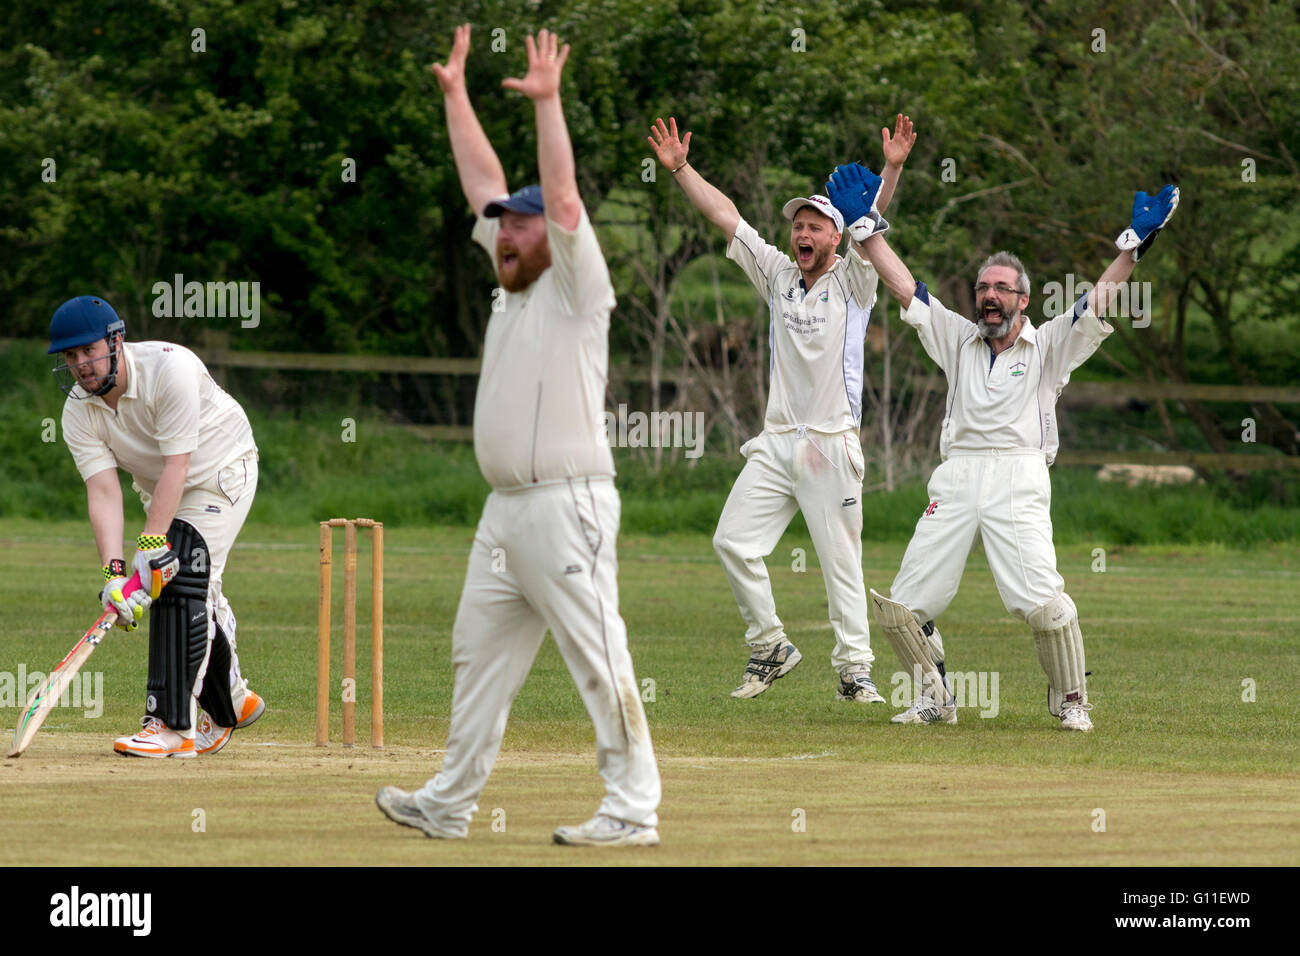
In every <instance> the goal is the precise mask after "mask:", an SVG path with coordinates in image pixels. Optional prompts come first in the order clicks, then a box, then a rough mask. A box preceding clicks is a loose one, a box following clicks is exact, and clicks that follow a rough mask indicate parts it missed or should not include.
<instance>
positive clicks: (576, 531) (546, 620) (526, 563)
mask: <svg viewBox="0 0 1300 956" xmlns="http://www.w3.org/2000/svg"><path fill="white" fill-rule="evenodd" d="M619 520H620V503H619V497H618V492H617V490H615V488H614V482H613V480H612V479H610V478H605V477H601V478H575V479H570V480H567V481H562V482H556V483H551V484H545V485H537V486H535V487H532V488H525V489H521V490H517V491H514V490H512V491H494V492H492V494H490V495H489V496H488V499H487V503H486V504H485V505H484V508H483V515H482V517H481V518H480V519H479V524H478V530H477V531H476V532H475V535H474V544H473V548H472V550H471V551H470V558H469V569H468V571H467V572H466V575H465V588H464V590H463V591H462V592H461V597H460V607H459V609H458V610H457V612H456V623H455V626H454V628H453V631H452V651H451V657H452V665H453V670H454V674H455V687H454V689H453V691H452V704H451V726H450V729H449V732H448V737H447V753H446V757H445V758H444V759H443V763H442V769H441V771H440V772H439V773H438V774H437V775H436V776H435V777H433V778H432V779H431V780H429V781H428V783H426V784H425V785H424V787H423V788H421V789H420V790H418V791H416V793H415V801H416V804H417V805H418V806H419V807H420V809H421V810H422V811H423V812H424V814H425V816H427V817H428V818H429V819H430V820H432V821H433V822H434V823H435V824H436V825H437V826H439V827H441V828H442V829H444V830H447V831H449V832H451V833H455V834H459V835H463V834H465V833H466V832H467V831H468V828H469V822H470V818H471V817H472V815H473V814H474V812H475V811H476V810H477V809H478V804H477V801H478V796H479V794H480V793H481V792H482V790H483V786H484V784H486V783H487V779H488V774H489V773H491V771H492V765H493V763H494V762H495V761H496V757H497V752H498V750H499V749H500V746H501V737H502V735H503V734H504V733H505V729H506V719H507V717H508V716H509V714H510V707H511V705H512V704H513V703H514V699H515V696H516V695H517V694H518V693H519V689H520V687H522V686H523V683H524V679H525V678H526V677H527V676H528V672H529V671H530V670H531V669H532V665H533V660H534V658H535V657H536V656H537V651H538V649H539V648H540V647H541V644H542V639H543V638H544V637H545V635H546V631H547V629H549V630H550V632H551V634H552V636H553V637H554V638H555V644H556V646H557V647H558V648H559V650H560V654H561V656H562V657H563V658H564V663H565V664H566V665H567V667H568V668H569V673H570V674H571V675H572V676H573V680H574V683H576V684H577V686H578V692H579V693H580V694H581V695H582V701H583V704H585V705H586V708H587V713H588V714H589V715H590V716H591V720H592V723H593V724H594V725H595V728H596V766H597V769H598V770H599V771H600V775H601V777H602V778H603V780H604V782H605V798H604V800H603V801H602V802H601V804H600V809H599V811H598V812H599V813H604V814H608V815H609V816H611V817H615V818H617V819H619V820H626V821H628V822H630V823H639V824H645V825H646V826H654V825H656V824H657V823H658V815H657V813H656V810H657V808H658V806H659V797H660V784H659V770H658V767H657V765H656V763H655V755H654V748H653V746H652V745H651V742H650V729H649V727H648V725H647V724H646V718H645V710H644V708H643V707H642V706H641V696H640V693H639V692H638V688H637V682H636V675H635V673H634V672H633V669H632V657H631V655H630V654H629V653H628V649H627V628H626V627H625V625H624V623H623V618H622V617H621V616H620V615H619V610H618V558H617V556H616V553H615V542H616V539H617V538H618V526H619Z"/></svg>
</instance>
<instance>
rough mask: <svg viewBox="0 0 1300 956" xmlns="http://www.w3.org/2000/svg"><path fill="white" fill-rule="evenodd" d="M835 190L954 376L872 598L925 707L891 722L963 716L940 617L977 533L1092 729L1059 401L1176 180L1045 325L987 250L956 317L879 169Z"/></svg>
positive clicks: (1067, 721) (1001, 259)
mask: <svg viewBox="0 0 1300 956" xmlns="http://www.w3.org/2000/svg"><path fill="white" fill-rule="evenodd" d="M826 190H827V194H828V195H829V196H830V198H831V201H832V202H833V203H834V204H835V207H836V208H837V209H838V210H839V211H840V213H841V214H843V216H844V219H845V221H846V222H848V223H849V227H848V228H849V234H850V236H851V237H852V241H853V244H854V246H855V248H857V249H858V250H859V251H860V252H861V253H862V254H863V255H864V256H865V257H866V258H867V259H869V260H870V261H871V262H872V264H873V265H874V266H875V267H876V270H877V272H878V273H879V275H880V278H881V280H882V281H883V282H884V283H885V286H886V288H888V289H889V291H890V293H892V294H893V296H894V298H895V299H896V300H898V302H899V304H900V305H901V306H902V310H903V321H905V322H907V324H909V325H911V326H912V327H913V328H915V329H916V331H917V333H918V334H919V335H920V337H921V345H922V346H923V347H924V348H925V351H926V353H927V354H928V355H929V356H930V357H931V358H932V359H934V361H935V362H936V363H937V364H938V365H939V367H940V368H942V369H943V371H944V374H945V375H946V376H947V378H948V397H947V406H946V414H945V415H944V421H943V431H942V434H941V436H940V441H939V453H940V456H941V457H942V459H943V461H942V463H941V464H940V465H939V467H938V468H936V469H935V471H934V474H933V475H931V477H930V484H929V499H930V500H929V504H928V506H927V507H926V509H925V512H924V514H922V516H921V518H920V520H919V521H918V522H917V524H916V531H915V533H914V534H913V535H912V541H911V543H910V544H909V545H908V546H907V552H906V553H905V554H904V556H903V565H902V567H901V568H900V569H899V571H898V576H897V577H895V578H894V583H893V587H892V588H891V589H890V597H888V598H886V597H883V596H881V595H880V594H877V593H876V592H875V591H874V590H873V591H872V592H871V597H872V604H873V605H874V607H875V611H876V619H877V621H878V622H879V624H880V626H881V629H882V630H884V632H885V634H886V636H887V637H888V638H889V641H890V643H891V644H893V646H894V650H895V651H897V653H898V656H899V657H900V658H901V659H902V661H903V663H904V665H905V666H906V667H907V668H908V670H909V671H910V672H911V673H912V674H913V675H914V677H915V679H916V684H915V686H916V698H915V702H914V703H913V704H912V706H911V707H909V708H908V709H907V710H906V711H904V712H902V713H900V714H897V715H895V717H894V718H893V720H894V722H895V723H900V724H927V723H940V722H942V723H949V724H955V723H956V722H957V709H956V705H957V701H956V699H955V697H954V695H953V693H952V689H951V687H950V685H949V683H948V681H947V679H946V677H945V673H944V650H943V640H942V639H941V638H940V636H939V631H938V630H937V629H936V628H935V626H934V622H935V620H936V619H937V618H938V617H939V616H940V615H942V614H943V612H944V611H945V610H946V609H947V607H948V605H949V603H951V601H952V599H953V597H954V596H955V595H956V593H957V585H958V584H959V582H960V581H961V575H962V570H963V569H964V567H965V565H966V556H967V555H968V554H969V553H970V549H971V547H972V545H973V544H974V542H975V536H976V535H977V534H978V535H979V536H980V537H981V538H982V539H983V541H984V551H985V553H986V554H987V556H988V561H989V568H990V570H991V571H992V572H993V580H994V581H995V583H996V584H997V587H998V593H999V594H1000V595H1001V597H1002V602H1003V604H1004V605H1005V606H1006V609H1007V610H1008V611H1010V612H1011V613H1012V614H1015V615H1016V616H1017V617H1019V618H1020V619H1021V620H1023V621H1025V622H1026V623H1028V624H1029V627H1030V628H1031V630H1032V631H1033V634H1034V647H1035V649H1036V650H1037V652H1038V661H1039V663H1040V664H1041V665H1042V668H1043V671H1044V672H1045V673H1046V674H1047V683H1048V688H1047V707H1048V710H1049V711H1050V712H1051V714H1052V716H1053V717H1056V718H1058V719H1059V720H1060V726H1061V728H1062V729H1064V730H1079V731H1087V730H1091V729H1092V719H1091V717H1090V716H1089V711H1090V710H1091V709H1092V708H1091V705H1090V704H1089V703H1088V691H1087V681H1086V677H1087V671H1086V670H1085V665H1084V655H1083V634H1082V633H1081V631H1080V630H1079V615H1078V612H1077V610H1076V609H1075V606H1074V602H1073V601H1072V600H1070V596H1069V595H1068V594H1066V593H1065V590H1064V586H1065V582H1064V581H1063V580H1062V578H1061V575H1060V574H1059V573H1058V572H1057V570H1056V550H1055V548H1054V547H1053V544H1052V516H1051V498H1052V488H1051V483H1050V481H1049V480H1048V476H1047V469H1048V466H1049V465H1051V464H1052V462H1053V461H1054V460H1055V458H1056V451H1057V447H1058V445H1059V437H1058V435H1057V422H1056V397H1057V396H1058V395H1059V394H1060V392H1061V389H1063V388H1064V387H1065V385H1066V383H1068V382H1069V380H1070V373H1071V372H1072V371H1073V370H1074V369H1076V368H1078V367H1079V366H1080V365H1081V364H1083V362H1084V361H1085V360H1086V359H1087V358H1088V357H1089V356H1090V355H1092V353H1093V352H1095V351H1096V350H1097V347H1098V346H1099V345H1101V343H1102V340H1103V339H1105V338H1106V336H1107V335H1109V334H1110V333H1111V332H1112V331H1114V330H1113V329H1112V327H1111V326H1110V325H1109V324H1107V322H1106V320H1105V318H1104V317H1105V316H1107V315H1109V314H1111V311H1112V309H1113V308H1114V305H1115V300H1116V298H1117V295H1116V291H1117V289H1118V287H1119V286H1120V284H1122V283H1125V282H1127V281H1128V278H1129V276H1130V275H1131V274H1132V272H1133V267H1134V265H1135V264H1136V263H1137V261H1138V259H1139V258H1140V257H1141V256H1142V254H1143V253H1144V252H1146V250H1147V248H1148V247H1149V246H1150V245H1151V243H1152V241H1153V240H1154V239H1155V237H1156V235H1157V234H1158V233H1159V232H1160V230H1161V228H1162V227H1163V226H1164V225H1165V224H1166V223H1167V222H1168V221H1169V218H1170V217H1171V216H1172V215H1173V213H1174V209H1175V208H1176V207H1177V205H1178V190H1177V189H1176V188H1175V187H1174V186H1166V187H1165V188H1164V189H1162V190H1161V191H1160V192H1159V193H1157V194H1156V195H1155V196H1148V195H1147V194H1146V193H1143V192H1139V193H1138V194H1137V198H1136V200H1135V201H1134V204H1133V219H1132V222H1131V223H1130V224H1129V226H1128V228H1126V229H1125V230H1124V231H1123V233H1121V234H1120V237H1119V238H1118V239H1117V240H1116V242H1115V244H1116V246H1117V247H1118V248H1119V249H1120V250H1121V251H1120V254H1119V255H1118V256H1117V257H1116V258H1115V261H1114V262H1112V263H1111V264H1110V266H1109V267H1108V268H1107V269H1106V271H1105V272H1104V273H1102V276H1101V278H1100V280H1098V282H1097V285H1096V287H1095V288H1093V289H1092V290H1091V291H1089V292H1088V293H1087V294H1086V295H1084V296H1081V297H1080V298H1079V300H1078V302H1076V303H1075V304H1074V306H1073V307H1072V308H1071V309H1070V310H1069V311H1068V312H1066V313H1064V314H1063V315H1059V316H1057V317H1056V318H1054V319H1051V320H1050V321H1048V322H1045V323H1043V325H1041V326H1039V327H1037V328H1035V327H1034V325H1033V323H1032V322H1030V321H1029V319H1028V317H1027V316H1026V314H1025V309H1026V308H1027V307H1028V305H1029V276H1028V275H1027V274H1026V272H1025V268H1024V266H1023V265H1022V264H1021V262H1020V260H1019V259H1018V258H1016V257H1015V256H1014V255H1011V254H1010V253H1008V252H999V253H997V254H995V255H992V256H990V257H989V258H988V259H986V260H985V262H984V264H983V265H982V266H981V268H980V271H979V274H978V277H977V278H976V280H975V304H976V309H977V314H976V317H975V321H973V322H972V321H970V320H969V319H967V318H966V317H965V316H962V315H960V314H958V313H956V312H953V311H951V310H950V309H947V308H945V307H944V305H943V304H942V303H941V302H940V301H939V300H938V299H937V298H935V296H934V294H933V293H931V292H930V291H929V290H927V289H926V287H925V283H923V282H917V281H916V280H915V279H913V277H912V274H911V273H910V272H909V271H908V269H907V267H906V266H905V265H903V263H902V261H901V260H900V259H899V258H898V256H897V255H896V254H895V253H894V251H893V250H892V249H890V247H889V244H888V242H886V240H885V235H884V234H885V232H886V231H887V230H888V229H889V223H888V222H886V221H885V220H884V218H883V217H882V216H881V215H880V211H879V207H878V205H877V197H878V196H879V193H880V191H881V178H880V177H879V176H876V175H875V174H873V173H872V172H871V171H870V170H868V169H866V168H865V167H863V166H861V165H859V164H857V163H853V164H850V165H846V166H840V167H837V168H836V170H835V172H834V173H833V174H832V175H831V179H830V181H829V182H828V183H827V184H826Z"/></svg>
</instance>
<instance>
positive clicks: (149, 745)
mask: <svg viewBox="0 0 1300 956" xmlns="http://www.w3.org/2000/svg"><path fill="white" fill-rule="evenodd" d="M113 750H115V751H116V752H117V753H120V754H121V755H122V756H123V757H193V756H194V738H193V737H186V736H185V735H184V734H181V733H179V732H177V731H175V730H172V729H171V728H170V727H168V726H167V725H166V724H164V723H163V722H162V721H161V720H159V719H158V718H157V717H141V718H140V730H139V732H138V733H136V734H135V735H134V736H132V737H118V738H117V740H116V741H114V742H113Z"/></svg>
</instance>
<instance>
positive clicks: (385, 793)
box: [375, 787, 465, 840]
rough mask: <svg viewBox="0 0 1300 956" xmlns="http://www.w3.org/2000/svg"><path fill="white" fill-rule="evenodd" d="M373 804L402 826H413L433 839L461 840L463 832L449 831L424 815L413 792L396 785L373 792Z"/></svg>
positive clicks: (463, 837)
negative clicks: (400, 788)
mask: <svg viewBox="0 0 1300 956" xmlns="http://www.w3.org/2000/svg"><path fill="white" fill-rule="evenodd" d="M375 806H377V807H379V809H380V810H381V811H382V812H383V814H384V816H386V817H388V819H390V820H392V821H393V822H394V823H400V824H401V825H402V826H404V827H414V828H415V829H417V830H422V831H424V835H425V836H427V837H429V838H431V839H434V840H463V839H465V835H464V834H460V833H451V832H450V831H448V830H444V829H442V827H439V826H435V825H434V822H433V821H432V820H430V819H429V818H428V817H426V816H425V815H424V811H422V810H421V809H420V808H419V807H418V806H416V803H415V794H413V793H407V792H406V791H405V790H399V789H398V788H397V787H384V788H382V789H381V790H380V791H379V792H378V793H377V794H375Z"/></svg>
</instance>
